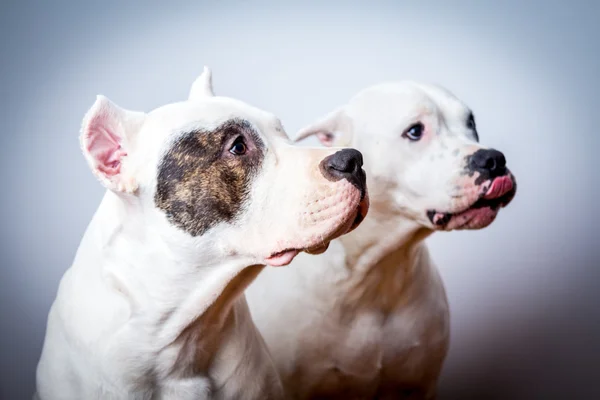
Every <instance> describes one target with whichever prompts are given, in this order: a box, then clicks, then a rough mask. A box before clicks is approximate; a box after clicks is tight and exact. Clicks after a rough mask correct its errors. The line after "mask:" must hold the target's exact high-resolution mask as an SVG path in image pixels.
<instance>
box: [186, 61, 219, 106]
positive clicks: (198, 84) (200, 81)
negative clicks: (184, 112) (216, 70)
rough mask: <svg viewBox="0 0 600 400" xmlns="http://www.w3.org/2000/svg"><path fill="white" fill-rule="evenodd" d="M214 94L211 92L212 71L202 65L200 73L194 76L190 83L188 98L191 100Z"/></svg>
mask: <svg viewBox="0 0 600 400" xmlns="http://www.w3.org/2000/svg"><path fill="white" fill-rule="evenodd" d="M214 95H215V94H214V93H213V87H212V72H211V71H210V68H208V67H204V71H202V74H201V75H200V76H199V77H198V78H196V80H195V81H194V83H193V84H192V88H191V89H190V95H189V96H188V100H192V101H193V100H198V99H201V98H202V97H212V96H214Z"/></svg>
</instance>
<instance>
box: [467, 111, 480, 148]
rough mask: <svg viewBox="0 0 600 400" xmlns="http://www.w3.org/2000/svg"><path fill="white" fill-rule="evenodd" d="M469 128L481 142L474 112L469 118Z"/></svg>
mask: <svg viewBox="0 0 600 400" xmlns="http://www.w3.org/2000/svg"><path fill="white" fill-rule="evenodd" d="M467 128H469V130H470V131H472V132H473V136H474V137H475V140H476V141H477V142H479V135H478V134H477V126H476V125H475V117H474V116H473V113H471V114H469V119H467Z"/></svg>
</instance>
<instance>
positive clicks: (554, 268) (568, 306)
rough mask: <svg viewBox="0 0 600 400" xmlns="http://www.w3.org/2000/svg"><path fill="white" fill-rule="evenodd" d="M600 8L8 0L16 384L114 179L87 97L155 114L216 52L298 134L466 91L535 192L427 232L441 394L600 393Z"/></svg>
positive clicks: (0, 295)
mask: <svg viewBox="0 0 600 400" xmlns="http://www.w3.org/2000/svg"><path fill="white" fill-rule="evenodd" d="M8 3H12V4H8ZM28 3H29V4H28ZM87 3H89V4H87ZM450 3H452V5H450ZM596 4H598V2H596ZM599 19H600V7H599V6H598V5H595V4H594V2H591V1H590V2H587V3H586V2H581V1H571V2H552V1H536V2H532V1H504V2H498V1H495V2H485V1H471V2H466V1H453V2H447V1H439V2H423V1H420V2H416V1H415V2H402V1H395V2H379V1H369V2H366V1H365V2H362V3H352V2H344V3H338V2H333V1H321V2H307V1H304V2H297V3H286V2H273V3H271V4H266V3H257V2H239V3H235V2H216V1H213V2H200V1H195V2H190V3H181V2H177V1H171V2H162V3H155V4H153V3H148V2H146V3H145V4H135V3H133V2H110V1H103V2H80V1H78V2H75V1H73V2H61V1H58V2H39V3H30V2H16V1H13V2H3V3H2V5H1V6H0V30H1V35H0V36H1V39H0V43H1V44H0V46H1V47H0V49H1V54H2V62H1V65H0V68H1V76H0V80H1V81H0V90H1V93H2V96H1V97H0V102H1V107H0V117H1V118H0V122H1V127H2V128H1V130H0V149H1V150H0V151H1V153H0V155H1V157H0V177H1V182H2V195H1V196H0V213H1V219H0V221H1V225H0V233H1V241H0V248H1V264H2V269H1V271H2V276H1V280H0V310H1V313H2V314H1V322H2V327H1V328H2V331H1V332H2V334H1V339H0V350H1V357H0V365H1V368H2V373H1V375H0V380H1V382H0V383H1V390H2V398H3V399H10V400H12V399H26V398H30V395H31V392H32V391H33V388H34V371H35V365H36V363H37V359H38V357H39V353H40V349H41V345H42V339H43V336H44V330H45V323H46V315H47V312H48V309H49V307H50V304H51V302H52V300H53V298H54V296H55V293H56V288H57V284H58V281H59V279H60V277H61V275H62V274H63V272H64V271H65V269H66V268H67V267H68V266H69V265H70V263H71V261H72V258H73V255H74V253H75V250H76V248H77V246H78V243H79V240H80V239H81V236H82V234H83V232H84V229H85V228H86V225H87V224H88V222H89V220H90V218H91V217H92V214H93V212H94V211H95V209H96V207H97V205H98V204H99V201H100V199H101V196H102V193H103V190H102V188H101V186H100V184H99V183H97V182H96V180H95V179H94V178H93V177H92V174H91V173H90V172H89V170H88V168H87V166H86V164H85V162H84V159H83V157H82V156H81V154H80V151H79V144H78V130H79V126H80V121H81V118H82V117H83V115H84V113H85V111H86V110H87V109H88V108H89V107H90V106H91V105H92V103H93V102H94V99H95V95H96V94H98V93H102V94H104V95H106V96H108V97H109V98H110V99H112V100H113V101H115V102H116V103H117V104H119V105H121V106H123V107H126V108H130V109H134V110H145V111H149V110H151V109H152V108H154V107H157V106H159V105H162V104H164V103H168V102H173V101H178V100H181V99H184V98H185V97H186V95H187V93H188V89H189V85H190V84H191V82H192V81H193V80H194V78H195V77H196V76H197V75H198V74H199V73H200V72H201V70H202V66H203V65H205V64H207V65H210V66H211V67H212V68H213V71H214V84H215V89H216V91H217V92H218V93H219V94H223V95H227V96H231V97H237V98H240V99H242V100H245V101H247V102H249V103H251V104H253V105H256V106H258V107H261V108H264V109H267V110H269V111H272V112H274V113H275V114H277V115H278V116H280V117H281V119H282V120H283V122H284V125H285V126H286V129H287V130H288V132H289V133H290V134H293V133H295V131H296V130H298V129H299V128H301V127H302V126H303V125H304V124H307V123H309V122H310V121H311V120H313V119H314V118H316V117H318V116H320V115H322V114H324V113H326V112H327V111H329V110H331V109H332V108H333V107H335V106H337V105H340V104H341V103H343V102H344V101H346V100H347V99H348V98H349V97H350V96H351V95H352V94H354V93H355V92H357V91H358V90H360V89H361V88H363V87H365V86H367V85H370V84H374V83H378V82H381V81H386V80H398V79H406V78H410V79H417V80H424V81H432V82H439V83H441V84H443V85H445V86H446V87H448V88H450V89H451V90H452V91H454V92H455V93H456V94H457V95H458V96H459V97H461V98H462V99H464V100H465V101H466V102H467V103H468V104H469V105H470V106H471V107H472V108H473V109H474V110H475V113H476V117H477V122H478V127H479V132H480V136H481V141H482V142H483V143H484V144H486V145H490V146H493V147H495V148H498V149H500V150H502V151H503V152H504V153H505V154H506V157H507V159H508V163H509V165H510V168H511V169H512V170H513V171H514V172H515V174H516V176H517V178H518V182H519V192H518V194H517V197H516V199H515V201H514V202H513V203H512V204H511V205H510V206H509V207H508V208H507V209H506V210H504V211H503V212H501V213H500V216H499V218H498V219H497V220H496V222H495V223H494V224H493V225H492V226H491V227H490V228H488V229H485V230H483V231H474V232H455V233H439V234H436V235H434V236H433V237H432V238H431V239H430V240H429V243H430V245H431V248H432V250H433V255H434V257H435V259H436V261H437V263H438V264H439V266H440V269H441V271H442V274H443V277H444V279H445V282H446V286H447V290H448V296H449V299H450V303H451V307H452V346H451V350H450V354H449V357H448V360H447V363H446V367H445V370H444V374H443V379H442V382H441V398H442V399H549V398H562V399H583V398H586V399H590V398H600V391H599V389H598V380H599V379H598V378H600V376H598V375H600V374H599V372H600V371H599V369H600V368H599V367H598V364H597V363H596V364H595V365H594V364H593V361H595V360H597V358H598V356H599V352H598V350H599V345H598V342H597V341H596V340H594V338H598V337H600V326H599V325H600V316H599V312H598V304H599V302H598V299H599V297H600V294H598V291H597V290H596V287H597V286H598V284H599V283H600V279H599V275H600V274H599V271H598V270H599V268H600V265H599V264H600V261H599V260H600V251H599V247H600V241H599V240H598V237H597V234H598V223H599V222H600V219H599V216H598V214H599V213H600V211H599V209H598V207H597V206H596V202H597V195H598V183H599V180H598V176H597V173H596V171H597V169H598V166H597V164H596V163H592V158H593V157H594V153H595V152H597V151H598V148H599V147H598V145H599V144H600V143H599V136H600V132H598V131H597V130H596V129H595V128H596V126H597V125H598V118H599V115H600V107H599V106H600V104H599V101H598V99H599V96H600V94H599V93H600V92H599V89H600V85H599V83H598V73H599V72H600V51H599V50H600V49H599V45H598V43H599V40H600V25H599V23H598V21H599ZM594 378H596V379H594Z"/></svg>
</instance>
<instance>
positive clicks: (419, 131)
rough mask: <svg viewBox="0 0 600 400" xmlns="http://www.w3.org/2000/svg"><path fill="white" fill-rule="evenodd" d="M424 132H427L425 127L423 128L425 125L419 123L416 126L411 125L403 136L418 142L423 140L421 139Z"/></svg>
mask: <svg viewBox="0 0 600 400" xmlns="http://www.w3.org/2000/svg"><path fill="white" fill-rule="evenodd" d="M424 130H425V127H424V126H423V124H422V123H420V122H417V123H416V124H414V125H411V126H410V127H409V128H408V129H407V130H405V131H404V133H403V134H402V136H404V137H406V138H408V139H410V140H414V141H417V140H419V139H421V137H423V131H424Z"/></svg>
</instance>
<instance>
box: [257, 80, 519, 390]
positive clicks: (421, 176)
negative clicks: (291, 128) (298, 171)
mask: <svg viewBox="0 0 600 400" xmlns="http://www.w3.org/2000/svg"><path fill="white" fill-rule="evenodd" d="M309 136H316V137H317V139H318V140H319V141H320V142H321V143H322V144H323V145H325V146H351V147H353V148H356V149H358V150H359V151H360V152H361V153H362V154H363V157H364V159H365V171H366V174H367V185H368V187H369V193H370V202H371V206H370V211H369V216H368V217H367V218H366V219H365V221H364V222H363V223H362V224H361V226H359V227H358V228H357V229H356V230H354V231H353V232H351V233H350V234H348V235H345V236H343V237H340V238H339V239H337V240H335V241H333V242H331V245H330V248H329V250H328V251H327V252H326V253H324V254H322V255H320V256H316V257H315V256H306V255H302V254H301V255H299V256H298V257H297V258H296V259H295V260H294V262H292V264H291V265H290V268H286V269H277V270H275V269H271V270H269V271H266V272H265V273H264V274H261V276H260V277H259V278H258V279H257V280H256V281H255V282H254V283H253V284H252V285H251V286H250V288H249V289H248V290H247V292H246V294H247V298H248V301H249V305H250V309H251V312H252V316H253V318H254V321H255V323H256V325H257V326H258V328H259V329H260V331H261V333H262V334H263V336H264V338H265V340H266V342H267V345H268V347H269V350H270V351H271V354H272V356H273V358H274V361H275V363H276V365H277V368H278V370H279V373H280V375H281V377H282V379H283V382H284V385H285V387H286V390H287V392H288V394H289V397H290V398H295V399H309V398H328V399H334V398H335V399H373V398H377V399H383V398H385V399H408V398H410V399H433V398H434V397H435V394H436V386H437V380H438V376H439V374H440V371H441V369H442V365H443V362H444V359H445V356H446V352H447V349H448V340H449V336H448V335H449V311H448V302H447V300H446V294H445V290H444V286H443V283H442V281H441V278H440V275H439V273H438V270H437V268H436V266H435V265H434V263H433V262H432V260H431V259H430V257H429V253H428V250H427V246H426V244H425V242H424V239H425V238H426V237H428V236H429V235H430V234H431V233H433V232H434V231H449V230H457V229H481V228H485V227H486V226H488V225H489V224H491V223H492V222H493V221H494V219H495V218H496V216H497V215H498V211H499V210H500V209H501V208H502V207H504V206H506V205H508V204H509V203H510V201H511V200H512V198H513V196H514V195H515V193H516V181H515V177H514V176H513V174H512V173H511V172H510V171H509V170H508V168H507V167H506V159H505V157H504V155H503V154H502V153H501V152H499V151H497V150H493V149H489V148H486V147H484V146H482V145H481V144H480V143H479V135H478V131H477V127H476V125H475V118H474V116H473V113H472V111H471V109H470V108H469V107H468V106H467V105H466V104H464V103H463V102H462V101H461V100H459V99H458V98H457V97H456V96H454V95H453V94H452V93H450V92H449V91H447V90H446V89H444V88H442V87H439V86H434V85H429V84H421V83H415V82H391V83H384V84H380V85H376V86H372V87H370V88H367V89H365V90H363V91H361V92H360V93H358V94H357V95H356V96H355V97H353V98H352V99H351V100H350V101H349V102H348V104H346V105H343V106H341V107H339V108H337V109H335V110H333V111H332V112H331V113H329V114H328V115H326V116H325V117H323V118H320V119H318V120H317V121H316V122H315V123H313V124H311V125H309V126H308V127H306V128H304V129H302V130H301V131H300V132H299V133H298V135H297V140H301V139H304V138H307V137H309Z"/></svg>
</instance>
